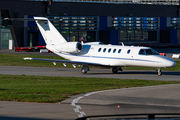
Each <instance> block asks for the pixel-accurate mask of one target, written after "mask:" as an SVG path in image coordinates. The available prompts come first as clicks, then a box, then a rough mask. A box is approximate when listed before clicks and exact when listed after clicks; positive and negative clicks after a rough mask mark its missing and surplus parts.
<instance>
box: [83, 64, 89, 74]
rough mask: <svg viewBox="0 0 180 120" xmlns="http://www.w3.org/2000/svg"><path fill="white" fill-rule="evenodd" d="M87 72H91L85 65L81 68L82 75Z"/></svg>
mask: <svg viewBox="0 0 180 120" xmlns="http://www.w3.org/2000/svg"><path fill="white" fill-rule="evenodd" d="M87 71H90V69H89V66H84V65H83V66H82V68H81V72H82V74H86V73H87Z"/></svg>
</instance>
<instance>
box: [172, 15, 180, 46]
mask: <svg viewBox="0 0 180 120" xmlns="http://www.w3.org/2000/svg"><path fill="white" fill-rule="evenodd" d="M171 27H174V29H177V42H178V44H180V17H172V18H171Z"/></svg>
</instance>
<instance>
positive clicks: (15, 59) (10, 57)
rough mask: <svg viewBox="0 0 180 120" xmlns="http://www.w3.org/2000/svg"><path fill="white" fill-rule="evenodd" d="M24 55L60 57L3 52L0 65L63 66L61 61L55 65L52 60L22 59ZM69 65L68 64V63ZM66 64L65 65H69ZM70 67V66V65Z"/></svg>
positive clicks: (49, 57) (56, 57)
mask: <svg viewBox="0 0 180 120" xmlns="http://www.w3.org/2000/svg"><path fill="white" fill-rule="evenodd" d="M25 57H33V58H46V59H60V60H63V58H61V57H59V56H43V55H20V54H3V53H0V66H29V67H63V65H62V64H61V63H59V64H57V65H56V66H55V65H53V63H52V62H46V61H36V60H24V59H23V58H25ZM69 66H70V65H69ZM69 66H67V67H69ZM71 67H72V66H71Z"/></svg>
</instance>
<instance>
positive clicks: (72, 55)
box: [9, 17, 176, 76]
mask: <svg viewBox="0 0 180 120" xmlns="http://www.w3.org/2000/svg"><path fill="white" fill-rule="evenodd" d="M9 20H13V19H9ZM27 20H28V19H27ZM33 20H35V22H36V24H37V26H38V28H39V30H40V32H41V34H42V36H43V38H44V40H45V42H46V48H47V49H49V50H50V51H52V52H53V53H55V54H57V55H59V56H61V57H63V58H65V59H66V60H54V59H40V58H24V59H25V60H42V61H50V62H53V63H54V64H56V63H57V62H61V63H63V65H64V66H66V64H73V66H74V67H76V65H81V66H82V69H81V72H82V73H83V74H85V73H87V71H89V70H90V69H89V67H90V66H105V67H110V68H112V72H113V73H117V72H118V71H119V70H120V71H122V69H121V67H127V66H138V67H153V68H157V71H158V75H159V76H160V75H161V74H162V72H161V68H167V67H173V66H175V65H176V62H175V61H174V60H172V59H170V58H168V57H164V56H161V55H159V53H157V52H156V51H155V50H153V49H152V48H150V47H138V46H124V45H123V44H122V45H103V44H101V42H89V43H83V42H67V41H66V40H65V39H64V38H63V36H62V35H61V34H60V33H59V32H58V30H57V29H56V28H55V27H54V26H53V25H52V23H51V22H50V21H49V20H48V19H47V18H44V17H34V19H33Z"/></svg>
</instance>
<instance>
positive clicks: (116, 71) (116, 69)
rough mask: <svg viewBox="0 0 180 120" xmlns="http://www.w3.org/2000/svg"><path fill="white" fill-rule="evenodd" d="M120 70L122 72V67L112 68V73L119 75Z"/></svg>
mask: <svg viewBox="0 0 180 120" xmlns="http://www.w3.org/2000/svg"><path fill="white" fill-rule="evenodd" d="M119 70H120V71H122V68H121V67H113V68H112V72H113V73H114V74H116V73H118V71H119Z"/></svg>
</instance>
